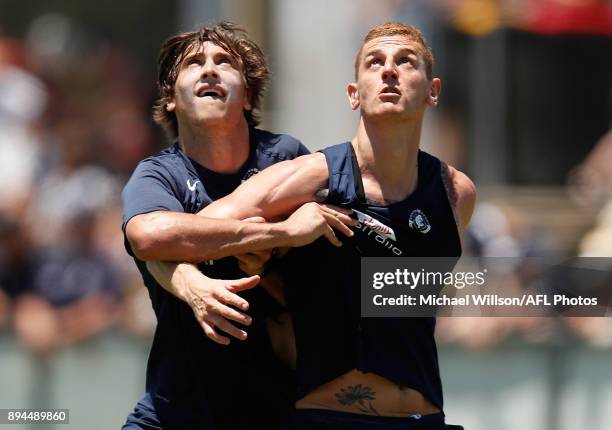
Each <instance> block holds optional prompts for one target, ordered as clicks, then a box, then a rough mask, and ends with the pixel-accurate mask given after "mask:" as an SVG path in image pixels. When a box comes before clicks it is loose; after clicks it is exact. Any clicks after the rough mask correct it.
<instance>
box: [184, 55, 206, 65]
mask: <svg viewBox="0 0 612 430" xmlns="http://www.w3.org/2000/svg"><path fill="white" fill-rule="evenodd" d="M201 63H202V61H201V60H200V59H199V58H197V57H195V58H190V59H189V61H188V62H187V64H188V65H192V64H201Z"/></svg>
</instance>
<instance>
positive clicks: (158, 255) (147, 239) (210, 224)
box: [126, 211, 291, 262]
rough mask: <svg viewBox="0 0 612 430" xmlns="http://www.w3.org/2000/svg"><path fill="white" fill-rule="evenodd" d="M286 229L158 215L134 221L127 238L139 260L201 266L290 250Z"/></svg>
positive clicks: (177, 215) (256, 224)
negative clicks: (233, 257) (250, 254)
mask: <svg viewBox="0 0 612 430" xmlns="http://www.w3.org/2000/svg"><path fill="white" fill-rule="evenodd" d="M289 227H290V226H288V225H287V224H285V223H251V222H243V221H237V220H231V219H214V218H206V217H202V216H195V215H192V214H183V213H177V212H161V211H160V212H152V213H149V214H144V215H139V216H138V217H134V218H133V219H132V220H130V222H129V223H128V225H127V227H126V234H127V237H128V240H129V241H130V244H131V246H132V249H133V251H134V253H135V255H136V256H137V257H138V258H139V259H141V260H144V261H154V260H157V261H190V262H200V261H203V260H214V259H219V258H223V257H227V256H230V255H236V254H242V253H246V252H254V251H260V250H264V249H270V248H275V247H279V246H291V237H290V236H291V235H290V233H289Z"/></svg>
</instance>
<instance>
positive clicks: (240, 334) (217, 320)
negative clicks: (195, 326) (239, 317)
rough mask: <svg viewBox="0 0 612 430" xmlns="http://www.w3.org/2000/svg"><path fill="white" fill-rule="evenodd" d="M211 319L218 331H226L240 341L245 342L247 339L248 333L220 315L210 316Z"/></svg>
mask: <svg viewBox="0 0 612 430" xmlns="http://www.w3.org/2000/svg"><path fill="white" fill-rule="evenodd" d="M209 318H210V320H211V321H212V323H213V324H214V325H215V327H216V328H217V329H219V330H222V331H224V332H225V333H227V334H229V335H230V336H233V337H235V338H236V339H239V340H245V339H246V338H247V332H246V331H244V330H240V329H239V328H238V327H236V326H235V325H233V324H232V323H230V322H229V321H227V320H226V319H224V318H221V317H220V316H219V315H215V314H210V315H209Z"/></svg>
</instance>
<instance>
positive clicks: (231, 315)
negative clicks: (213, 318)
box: [210, 302, 252, 325]
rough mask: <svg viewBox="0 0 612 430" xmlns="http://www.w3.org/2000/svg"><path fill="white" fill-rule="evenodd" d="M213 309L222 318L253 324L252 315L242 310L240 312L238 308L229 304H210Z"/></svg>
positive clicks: (243, 323)
mask: <svg viewBox="0 0 612 430" xmlns="http://www.w3.org/2000/svg"><path fill="white" fill-rule="evenodd" d="M210 308H211V311H212V312H214V313H216V314H218V315H219V316H221V317H222V318H225V319H227V320H232V321H236V322H237V323H240V324H242V325H251V322H252V320H251V317H250V316H248V315H247V314H243V313H242V312H238V311H237V310H236V309H233V308H230V307H229V306H225V305H224V304H223V303H219V302H217V303H215V304H214V305H211V306H210Z"/></svg>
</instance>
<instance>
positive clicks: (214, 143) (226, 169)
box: [179, 118, 249, 173]
mask: <svg viewBox="0 0 612 430" xmlns="http://www.w3.org/2000/svg"><path fill="white" fill-rule="evenodd" d="M179 130H180V133H179V144H180V145H181V149H182V150H183V152H185V154H187V156H188V157H189V158H191V159H192V160H195V161H196V162H197V163H199V164H200V165H202V166H204V167H206V168H207V169H210V170H212V171H214V172H217V173H235V172H236V171H238V170H239V169H240V167H242V165H243V164H244V163H245V162H246V161H247V159H248V157H249V127H248V125H247V122H246V120H244V118H242V120H241V121H239V122H238V123H237V124H232V125H231V126H228V125H225V126H213V125H206V126H200V127H194V128H192V127H183V128H182V129H181V128H179Z"/></svg>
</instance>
